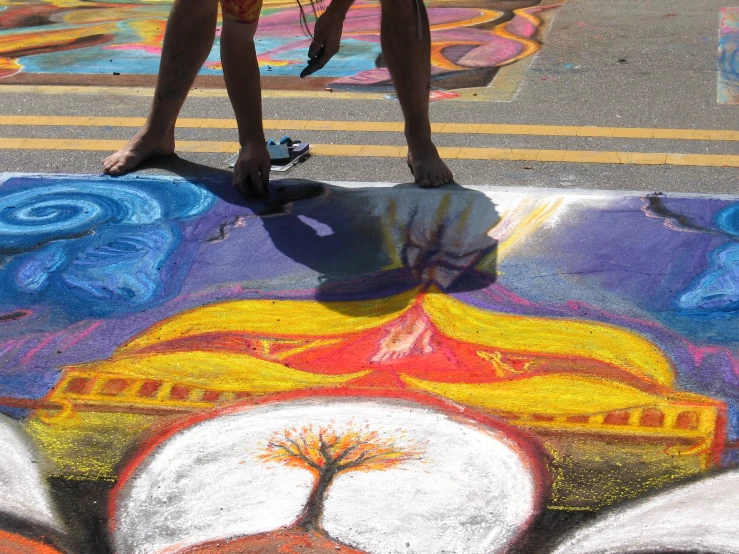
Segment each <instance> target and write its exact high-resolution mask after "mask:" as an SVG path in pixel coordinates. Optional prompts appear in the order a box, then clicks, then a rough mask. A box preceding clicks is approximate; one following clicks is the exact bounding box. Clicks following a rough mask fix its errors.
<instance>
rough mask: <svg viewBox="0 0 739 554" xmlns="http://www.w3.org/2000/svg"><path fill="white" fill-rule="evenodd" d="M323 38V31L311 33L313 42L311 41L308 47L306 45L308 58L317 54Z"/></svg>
mask: <svg viewBox="0 0 739 554" xmlns="http://www.w3.org/2000/svg"><path fill="white" fill-rule="evenodd" d="M323 39H324V33H318V32H316V34H315V35H313V42H311V43H310V47H308V57H309V58H310V59H313V58H315V57H316V56H317V55H318V52H319V51H320V50H321V47H322V46H323Z"/></svg>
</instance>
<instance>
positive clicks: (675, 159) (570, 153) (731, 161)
mask: <svg viewBox="0 0 739 554" xmlns="http://www.w3.org/2000/svg"><path fill="white" fill-rule="evenodd" d="M127 142H128V141H126V140H95V139H92V140H89V139H45V138H9V139H8V138H0V149H4V150H85V151H108V152H112V151H115V150H118V149H119V148H121V147H123V146H124V145H125V144H126V143H127ZM238 149H239V144H238V143H237V142H218V141H193V140H182V141H177V151H178V152H207V153H223V154H230V153H233V152H237V151H238ZM311 151H312V152H313V153H314V154H316V155H318V156H347V157H383V158H404V157H405V156H406V152H407V150H406V148H405V147H401V146H378V145H372V144H313V145H311ZM439 154H440V155H441V157H442V158H445V159H459V160H516V161H530V162H535V161H538V162H570V163H599V164H620V165H678V166H699V167H739V156H732V155H709V154H674V153H668V152H615V151H598V150H541V149H534V148H457V147H440V148H439Z"/></svg>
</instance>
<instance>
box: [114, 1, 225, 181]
mask: <svg viewBox="0 0 739 554" xmlns="http://www.w3.org/2000/svg"><path fill="white" fill-rule="evenodd" d="M217 19H218V0H176V1H175V3H174V5H173V6H172V11H171V12H170V14H169V19H168V20H167V29H166V31H165V35H164V46H163V48H162V59H161V61H160V64H159V76H158V78H157V85H156V89H155V92H154V100H153V102H152V105H151V110H150V112H149V117H148V118H147V120H146V123H145V124H144V126H143V128H142V129H141V130H140V131H139V132H138V133H136V135H135V136H134V137H133V138H132V139H131V140H130V142H129V143H128V144H127V145H126V146H124V147H123V148H121V149H120V150H119V151H118V152H116V153H114V154H112V155H110V156H108V157H107V158H106V159H105V160H103V172H104V173H107V174H110V175H122V174H123V173H125V172H127V171H130V170H132V169H134V168H135V167H136V166H138V165H139V164H141V162H143V161H144V160H146V159H148V158H152V157H157V156H167V155H169V154H172V153H173V152H174V148H175V144H174V127H175V122H176V121H177V116H178V114H179V113H180V109H181V108H182V104H183V103H184V102H185V98H186V97H187V93H188V91H189V90H190V87H191V86H192V84H193V82H194V81H195V77H196V75H197V74H198V71H199V70H200V67H201V66H202V65H203V63H204V62H205V60H206V59H207V57H208V54H209V53H210V50H211V48H212V47H213V39H214V38H215V30H216V22H217Z"/></svg>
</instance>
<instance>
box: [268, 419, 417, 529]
mask: <svg viewBox="0 0 739 554" xmlns="http://www.w3.org/2000/svg"><path fill="white" fill-rule="evenodd" d="M420 454H421V451H420V450H419V449H418V448H415V447H414V446H413V445H411V444H406V445H400V444H399V443H398V442H397V441H396V440H395V439H394V438H393V437H390V436H383V435H382V434H381V433H380V432H378V431H376V430H372V429H370V428H369V426H366V425H365V426H361V427H358V426H353V425H349V426H347V427H346V428H344V429H341V430H337V429H335V428H333V427H332V426H330V425H328V426H321V427H318V428H314V427H313V426H312V425H308V426H305V427H302V428H300V429H297V428H292V429H285V430H283V431H278V432H276V433H274V435H273V436H272V437H271V438H270V439H269V441H268V442H267V444H266V445H265V446H264V447H263V448H262V451H261V453H260V455H259V456H260V458H261V459H262V460H265V461H271V462H278V463H282V464H284V465H286V466H289V467H298V468H301V469H307V470H308V471H310V472H311V473H312V474H313V476H314V478H315V479H314V482H313V488H312V489H311V493H310V495H309V496H308V500H307V501H306V503H305V507H304V508H303V511H302V512H301V514H300V516H298V518H297V519H296V520H295V523H293V525H292V527H293V528H300V529H302V530H304V531H306V532H309V533H318V534H321V535H327V533H326V531H325V530H324V529H323V525H322V518H323V506H324V502H325V500H326V496H327V494H328V491H329V488H330V487H331V484H332V483H333V481H334V479H336V477H337V476H338V475H339V474H341V473H347V472H350V471H382V470H386V469H390V468H393V467H397V466H398V465H400V464H402V463H404V462H407V461H410V460H417V459H420Z"/></svg>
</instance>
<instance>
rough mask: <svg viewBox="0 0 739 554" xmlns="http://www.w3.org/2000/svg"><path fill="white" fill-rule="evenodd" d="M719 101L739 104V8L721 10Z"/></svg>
mask: <svg viewBox="0 0 739 554" xmlns="http://www.w3.org/2000/svg"><path fill="white" fill-rule="evenodd" d="M718 101H719V103H720V104H739V8H721V23H720V25H719V46H718Z"/></svg>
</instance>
